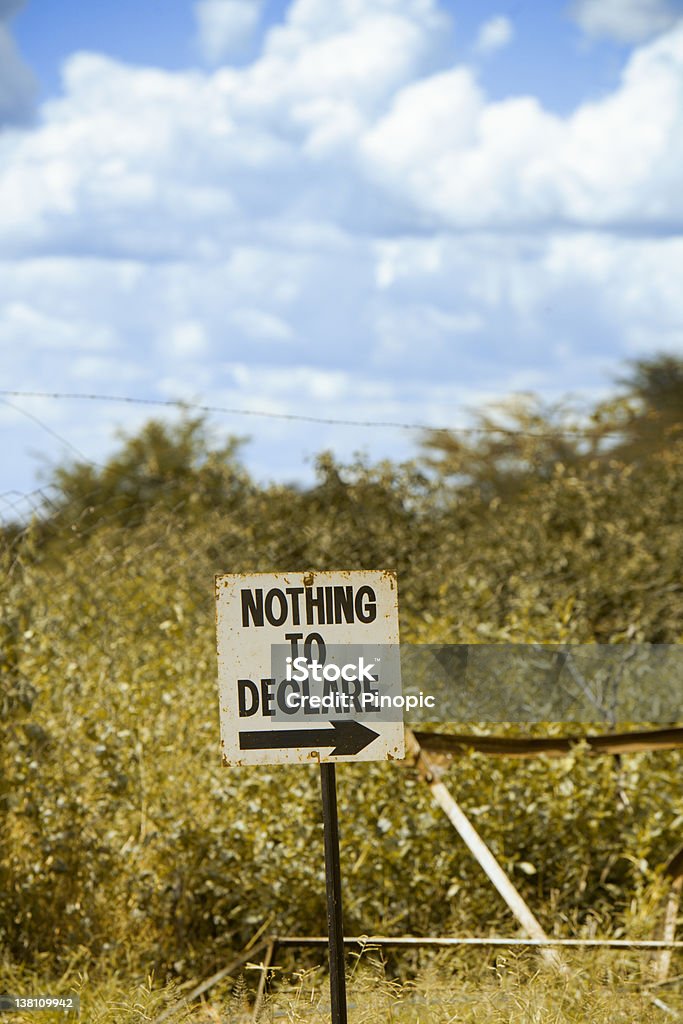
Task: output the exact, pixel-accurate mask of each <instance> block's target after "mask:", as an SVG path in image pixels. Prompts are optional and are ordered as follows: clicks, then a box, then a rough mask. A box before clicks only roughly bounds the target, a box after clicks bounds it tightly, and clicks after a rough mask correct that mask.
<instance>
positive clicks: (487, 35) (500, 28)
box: [475, 14, 515, 54]
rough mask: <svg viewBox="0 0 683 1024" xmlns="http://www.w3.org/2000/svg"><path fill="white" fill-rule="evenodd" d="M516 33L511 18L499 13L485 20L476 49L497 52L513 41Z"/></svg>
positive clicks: (484, 52) (478, 36) (481, 51)
mask: <svg viewBox="0 0 683 1024" xmlns="http://www.w3.org/2000/svg"><path fill="white" fill-rule="evenodd" d="M514 34H515V29H514V26H513V24H512V22H511V21H510V19H509V18H506V17H505V15H503V14H498V15H496V16H495V17H493V18H489V20H488V21H485V22H484V24H483V25H482V26H481V28H480V29H479V32H478V34H477V40H476V43H475V50H476V51H477V52H478V53H482V54H488V53H495V51H496V50H502V49H503V48H504V47H506V46H507V45H508V44H509V43H511V42H512V38H513V36H514Z"/></svg>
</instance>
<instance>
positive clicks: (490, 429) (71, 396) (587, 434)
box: [0, 388, 622, 440]
mask: <svg viewBox="0 0 683 1024" xmlns="http://www.w3.org/2000/svg"><path fill="white" fill-rule="evenodd" d="M3 395H4V396H10V397H14V398H48V399H53V400H56V401H84V402H120V403H123V404H127V405H147V406H156V407H160V408H175V409H187V410H195V411H197V412H206V413H222V414H224V415H226V414H227V415H230V416H253V417H256V418H259V417H260V418H264V419H276V420H288V421H293V422H300V423H318V424H324V425H326V426H342V427H364V428H372V427H379V428H382V429H392V430H409V431H420V432H423V433H447V434H465V435H470V434H481V435H487V434H501V435H503V436H506V437H528V438H534V439H539V440H553V439H556V438H558V437H576V438H583V439H589V438H603V437H619V436H621V433H622V431H621V430H618V429H603V428H601V427H592V428H590V427H584V428H578V427H576V428H572V427H562V428H560V427H558V428H557V430H553V431H552V432H550V431H534V430H520V429H518V428H515V427H504V426H493V425H491V426H477V427H456V426H438V425H437V426H435V425H430V424H428V423H406V422H401V421H398V420H357V419H350V418H340V417H334V416H310V415H306V414H304V413H288V412H273V411H272V410H267V409H243V408H237V407H233V406H223V405H211V404H206V403H198V402H186V401H183V400H181V399H163V398H137V397H135V396H132V395H102V394H88V393H82V392H69V391H18V390H14V389H8V388H3V389H0V396H3ZM8 404H9V403H8ZM19 411H22V410H19Z"/></svg>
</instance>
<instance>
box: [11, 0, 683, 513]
mask: <svg viewBox="0 0 683 1024" xmlns="http://www.w3.org/2000/svg"><path fill="white" fill-rule="evenodd" d="M682 233H683V0H568V2H554V0H543V2H541V0H536V2H523V0H517V2H499V3H496V2H491V3H489V2H488V0H477V2H475V0H291V2H287V0H163V2H162V0H117V2H116V3H114V2H113V0H104V2H100V3H97V4H84V3H83V2H82V0H24V2H22V0H0V451H1V452H2V457H1V462H0V467H1V471H0V494H2V495H3V501H4V503H5V506H7V504H8V502H12V501H13V500H14V497H15V496H16V495H17V494H19V493H24V492H29V491H31V490H32V488H35V487H37V486H40V485H42V484H43V483H44V482H45V480H46V479H48V478H49V473H50V467H51V466H54V465H55V464H57V463H59V462H63V461H64V460H68V459H73V458H81V457H82V458H87V459H90V460H93V461H95V462H101V461H102V460H103V459H105V458H106V456H107V454H108V453H111V451H112V450H113V448H114V446H115V444H116V443H117V442H116V431H117V429H119V430H120V429H124V430H127V431H134V430H135V429H137V428H139V426H140V425H141V424H142V423H143V422H144V421H145V419H147V418H148V417H149V416H150V415H151V414H153V413H155V412H158V413H159V414H164V415H166V413H164V412H163V410H156V408H155V407H154V406H145V405H133V404H130V403H128V404H124V403H121V402H105V401H86V400H79V399H76V398H70V399H53V398H48V397H40V396H34V397H28V396H27V395H26V394H24V395H9V394H7V392H10V391H15V392H24V393H26V392H49V393H55V392H57V393H61V394H70V395H73V394H79V395H85V394H98V395H113V396H124V397H131V398H138V399H145V400H148V401H172V400H178V399H182V400H184V401H187V402H189V403H193V402H194V403H198V404H205V405H211V406H215V407H220V408H222V409H230V410H244V411H247V412H252V413H254V412H255V413H261V412H264V413H270V414H273V413H275V414H280V415H282V416H284V417H286V416H297V415H298V416H309V417H313V418H318V419H321V420H335V419H337V420H338V419H341V420H354V421H361V422H366V423H387V422H390V423H403V424H426V425H431V426H439V427H441V426H453V427H457V426H462V425H465V424H467V423H468V422H471V419H470V414H471V413H470V411H471V410H472V409H473V408H477V407H479V406H481V405H482V404H485V403H487V402H491V401H495V400H496V399H498V398H500V397H501V396H504V395H507V394H509V393H511V392H515V391H529V390H533V391H536V392H538V393H539V394H541V395H542V396H544V397H545V398H546V399H547V400H549V401H552V400H555V399H558V398H559V397H561V396H562V395H564V394H567V393H572V394H575V395H577V396H579V397H580V398H582V399H583V400H586V401H591V400H594V399H595V398H596V397H600V396H601V395H604V394H605V393H606V392H607V391H608V390H609V389H610V388H611V386H612V382H613V381H614V379H615V377H617V376H618V375H619V374H620V373H621V372H622V371H623V367H624V364H625V361H627V360H630V359H636V358H640V357H646V356H648V355H652V354H655V353H657V352H661V351H666V352H670V353H678V354H683V287H681V283H680V282H681V267H682V266H683V236H682ZM211 423H212V424H213V425H214V426H215V430H216V436H217V437H218V436H225V434H227V433H230V434H238V435H241V436H248V437H250V439H251V440H250V441H249V443H248V445H247V446H246V447H245V449H244V453H243V454H244V458H245V461H246V463H247V465H248V466H249V467H250V469H251V470H252V472H254V474H255V475H256V476H257V477H258V478H259V479H278V480H298V481H302V482H305V481H307V480H310V478H311V474H312V458H313V456H314V455H315V454H316V453H317V452H319V451H321V450H322V449H332V450H333V451H335V452H336V453H337V455H338V457H339V458H341V459H345V460H346V459H350V458H352V456H353V453H354V452H356V451H364V452H366V453H367V454H368V455H369V457H371V458H373V459H374V458H381V457H391V458H407V457H410V456H412V455H415V454H416V452H417V450H418V448H417V442H418V441H419V438H420V434H419V432H417V431H414V430H403V429H399V428H397V427H387V426H348V425H343V424H334V423H312V422H302V421H298V420H296V419H286V418H282V419H278V418H274V417H272V416H271V417H265V416H260V415H258V416H251V415H242V414H238V413H237V412H216V413H213V414H212V415H211ZM0 504H2V502H0ZM1 512H2V510H1V509H0V513H1Z"/></svg>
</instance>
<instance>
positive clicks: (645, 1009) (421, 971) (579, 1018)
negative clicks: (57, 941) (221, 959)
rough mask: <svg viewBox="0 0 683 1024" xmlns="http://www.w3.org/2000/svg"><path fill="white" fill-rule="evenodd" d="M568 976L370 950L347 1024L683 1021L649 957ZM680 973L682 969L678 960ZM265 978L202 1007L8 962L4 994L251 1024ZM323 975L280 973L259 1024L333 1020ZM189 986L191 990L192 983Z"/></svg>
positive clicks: (117, 1021)
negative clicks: (408, 959)
mask: <svg viewBox="0 0 683 1024" xmlns="http://www.w3.org/2000/svg"><path fill="white" fill-rule="evenodd" d="M565 960H566V962H567V966H568V970H567V972H566V973H564V974H560V973H559V972H557V971H555V970H553V969H552V968H548V967H544V966H539V961H538V959H537V957H535V956H534V955H533V954H527V953H525V954H522V955H517V954H516V953H506V954H505V955H496V956H491V957H489V958H482V957H481V956H480V957H479V958H478V959H476V958H473V957H472V956H471V955H468V954H462V955H461V954H456V955H455V956H454V955H453V954H450V956H446V955H441V954H437V955H436V956H430V958H429V960H428V961H427V960H426V958H425V965H424V966H422V968H419V967H418V969H417V970H416V971H415V972H414V973H413V976H412V977H411V979H410V980H404V981H397V980H395V979H393V978H392V977H391V976H390V973H389V970H388V968H387V966H386V965H385V964H384V963H382V962H381V960H380V959H379V958H377V959H375V957H374V956H373V955H372V954H367V953H366V954H365V955H364V957H363V960H362V961H361V960H359V959H357V960H356V961H355V963H352V965H351V970H350V974H349V979H348V1003H349V1024H456V1022H457V1024H636V1022H638V1024H660V1022H661V1024H667V1022H669V1021H675V1020H677V1019H678V1020H681V1021H683V977H678V978H673V979H672V980H671V982H670V983H669V984H667V985H666V986H657V985H655V984H654V982H653V976H652V971H651V962H650V960H649V958H648V956H647V954H642V953H641V954H627V955H624V954H623V953H617V952H614V951H600V952H599V953H595V952H591V953H580V954H573V955H572V956H571V957H567V956H566V957H565ZM679 967H680V964H679ZM257 980H258V972H257V971H255V970H253V969H251V970H247V971H245V972H244V973H243V974H240V975H238V976H236V977H235V978H233V979H230V980H229V981H226V982H225V984H223V985H222V986H221V987H216V988H215V989H212V990H211V991H210V992H209V993H207V996H206V999H205V1001H203V1002H200V1003H195V1004H194V1005H192V1006H187V1005H184V1003H183V998H182V997H183V986H178V985H160V984H157V983H156V982H155V979H154V978H151V977H150V978H147V979H145V980H144V981H142V982H140V983H138V984H130V983H128V982H127V981H126V980H125V979H123V978H121V977H120V976H118V975H116V974H111V975H110V976H108V977H98V978H97V979H95V978H91V977H89V976H88V975H87V974H83V973H82V972H79V971H78V970H76V969H73V970H71V971H67V972H66V973H65V974H64V976H63V977H62V978H60V979H58V980H56V981H55V980H53V981H51V982H50V981H46V980H45V979H44V978H41V977H40V976H39V975H38V974H27V973H26V972H21V971H19V970H18V969H15V968H12V967H11V965H9V964H4V965H3V967H2V968H1V969H0V990H1V991H3V992H6V993H12V994H19V993H23V994H28V993H29V992H32V993H34V994H37V993H47V992H52V993H55V994H67V993H69V992H72V993H78V994H79V995H80V998H81V1016H80V1021H81V1022H87V1024H133V1022H135V1024H138V1022H143V1021H150V1022H151V1021H154V1020H155V1019H156V1018H157V1017H158V1016H159V1015H160V1014H161V1013H162V1012H164V1011H167V1010H170V1011H171V1012H170V1015H169V1016H168V1017H167V1018H166V1022H167V1024H183V1022H186V1024H251V1022H252V1020H253V1009H252V1004H253V997H254V992H255V989H256V983H257ZM327 985H328V982H327V977H326V975H325V972H324V971H323V970H322V969H321V968H319V967H314V968H309V969H302V970H300V971H297V972H295V973H293V974H284V973H282V972H276V977H275V980H274V983H273V984H272V985H271V991H270V992H269V994H268V996H267V998H266V1000H265V1002H264V1004H263V1006H262V1009H261V1012H260V1014H259V1018H258V1019H259V1024H329V1021H330V1011H329V991H328V987H327ZM188 987H189V985H188ZM65 1019H74V1018H65V1016H64V1015H60V1014H56V1013H53V1012H44V1013H40V1014H39V1015H37V1014H35V1013H33V1014H27V1015H23V1014H20V1013H14V1014H12V1015H11V1017H9V1016H8V1020H10V1021H11V1022H12V1024H37V1022H39V1024H53V1022H55V1024H56V1022H57V1021H62V1022H63V1021H64V1020H65Z"/></svg>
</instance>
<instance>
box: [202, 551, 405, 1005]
mask: <svg viewBox="0 0 683 1024" xmlns="http://www.w3.org/2000/svg"><path fill="white" fill-rule="evenodd" d="M216 629H217V639H218V690H219V700H220V722H221V747H222V756H223V764H225V765H231V766H233V765H234V766H241V765H266V764H319V765H320V782H321V787H322V809H323V826H324V844H325V879H326V889H327V923H328V934H329V950H330V996H331V1005H332V1024H347V1014H346V981H345V976H344V931H343V924H342V893H341V869H340V863H339V822H338V817H337V789H336V778H335V765H336V763H337V762H339V761H349V762H353V761H396V760H400V759H401V758H403V757H405V736H404V731H403V710H402V709H403V706H404V705H403V703H402V701H403V697H402V691H401V666H400V658H399V656H398V654H399V651H398V642H399V637H398V594H397V581H396V575H395V574H394V573H393V572H387V571H379V570H368V569H359V570H355V571H351V572H349V571H338V572H292V573H290V572H285V573H283V572H280V573H246V574H240V575H236V574H228V575H223V576H217V577H216Z"/></svg>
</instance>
